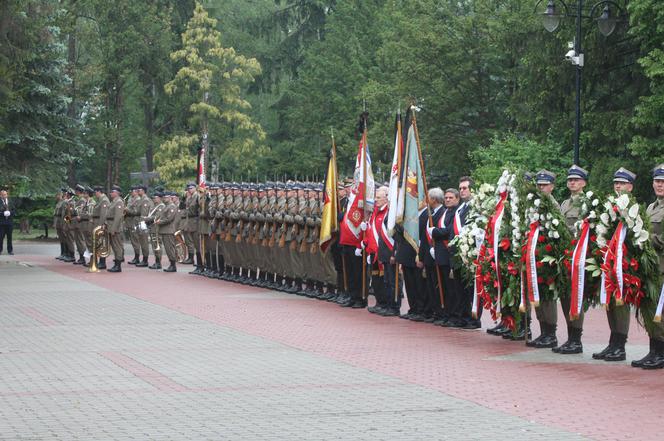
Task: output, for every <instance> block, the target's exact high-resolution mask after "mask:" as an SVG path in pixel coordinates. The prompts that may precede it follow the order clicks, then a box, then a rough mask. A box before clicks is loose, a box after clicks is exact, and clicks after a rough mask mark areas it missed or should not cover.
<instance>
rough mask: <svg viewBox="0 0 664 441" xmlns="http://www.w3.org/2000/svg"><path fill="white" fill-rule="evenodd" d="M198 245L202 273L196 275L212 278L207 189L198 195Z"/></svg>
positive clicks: (212, 185) (208, 196)
mask: <svg viewBox="0 0 664 441" xmlns="http://www.w3.org/2000/svg"><path fill="white" fill-rule="evenodd" d="M213 189H214V190H216V185H215V184H210V190H211V191H212V190H213ZM198 203H199V206H198V243H199V247H200V249H199V253H200V255H201V258H202V264H201V271H200V272H196V271H194V274H200V275H203V276H207V277H210V276H211V270H212V267H211V266H210V264H211V262H212V253H211V248H212V246H211V244H210V213H209V211H208V208H209V205H210V194H209V193H208V191H207V189H206V188H205V187H200V188H199V195H198Z"/></svg>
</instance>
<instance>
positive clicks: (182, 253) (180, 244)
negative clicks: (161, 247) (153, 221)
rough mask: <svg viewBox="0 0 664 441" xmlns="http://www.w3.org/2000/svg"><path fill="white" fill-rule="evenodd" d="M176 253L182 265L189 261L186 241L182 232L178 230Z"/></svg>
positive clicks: (176, 234) (176, 233)
mask: <svg viewBox="0 0 664 441" xmlns="http://www.w3.org/2000/svg"><path fill="white" fill-rule="evenodd" d="M175 253H176V254H177V256H178V263H182V262H184V261H185V260H187V254H188V250H187V244H186V243H185V241H184V234H183V233H182V230H177V231H176V232H175Z"/></svg>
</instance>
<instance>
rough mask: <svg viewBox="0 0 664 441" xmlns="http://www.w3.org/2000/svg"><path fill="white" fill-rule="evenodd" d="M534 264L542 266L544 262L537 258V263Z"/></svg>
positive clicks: (538, 266)
mask: <svg viewBox="0 0 664 441" xmlns="http://www.w3.org/2000/svg"><path fill="white" fill-rule="evenodd" d="M535 266H536V267H537V268H542V267H543V266H544V263H542V261H541V260H538V261H537V263H535Z"/></svg>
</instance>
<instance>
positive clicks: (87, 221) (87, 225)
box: [78, 187, 95, 266]
mask: <svg viewBox="0 0 664 441" xmlns="http://www.w3.org/2000/svg"><path fill="white" fill-rule="evenodd" d="M93 194H94V190H92V188H90V187H86V188H85V192H84V193H83V194H82V199H83V200H84V204H83V205H82V207H81V210H80V211H79V213H78V218H79V229H80V234H81V235H82V236H83V241H84V243H85V249H87V254H88V255H89V256H92V229H93V219H92V216H93V211H94V208H95V200H94V199H93V198H92V196H93ZM90 258H92V257H90ZM83 265H84V266H88V264H87V262H85V259H83Z"/></svg>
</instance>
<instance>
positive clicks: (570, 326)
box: [551, 165, 588, 354]
mask: <svg viewBox="0 0 664 441" xmlns="http://www.w3.org/2000/svg"><path fill="white" fill-rule="evenodd" d="M587 182H588V172H587V171H586V170H584V169H583V168H581V167H579V166H578V165H573V166H572V167H570V168H569V170H568V171H567V189H568V190H569V192H570V197H569V198H568V199H565V200H564V201H563V203H562V204H561V205H560V211H561V212H562V214H563V216H564V217H565V224H566V225H567V229H568V230H569V231H570V233H572V237H576V235H577V231H576V223H577V222H578V221H579V220H581V219H580V216H581V205H582V202H581V201H582V197H583V191H584V188H585V187H586V184H587ZM560 305H561V306H562V309H563V314H564V315H565V322H566V323H567V341H566V342H565V343H563V344H562V345H560V346H557V347H554V348H551V350H552V351H553V352H555V353H558V354H580V353H581V352H583V344H582V343H581V335H582V334H583V318H584V314H583V309H581V312H580V314H579V316H578V317H576V318H575V319H574V320H572V319H571V317H570V305H571V295H570V293H565V295H562V296H561V298H560Z"/></svg>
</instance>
